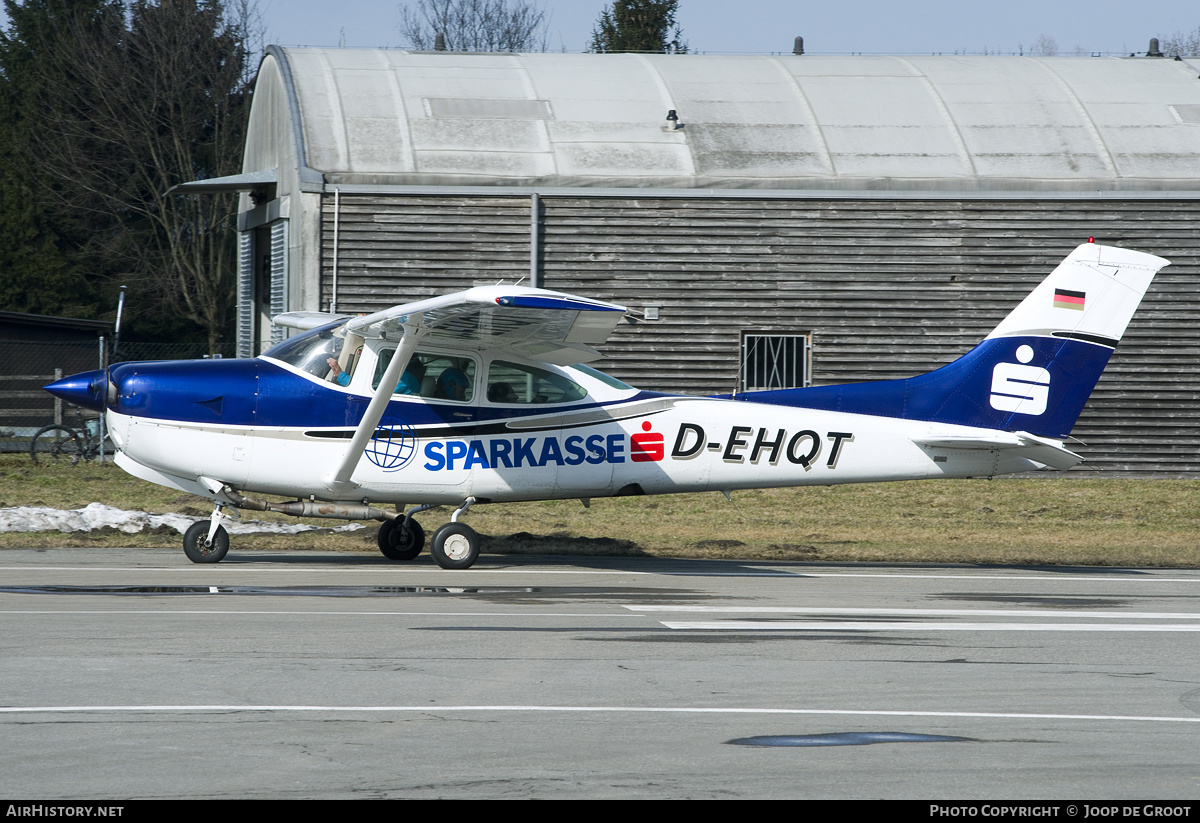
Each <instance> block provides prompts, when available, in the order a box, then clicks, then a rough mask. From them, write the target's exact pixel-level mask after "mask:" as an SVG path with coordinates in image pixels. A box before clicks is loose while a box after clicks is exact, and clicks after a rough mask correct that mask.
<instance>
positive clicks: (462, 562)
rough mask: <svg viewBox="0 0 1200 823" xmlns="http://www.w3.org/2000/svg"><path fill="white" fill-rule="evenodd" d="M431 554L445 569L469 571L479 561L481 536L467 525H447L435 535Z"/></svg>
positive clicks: (430, 550)
mask: <svg viewBox="0 0 1200 823" xmlns="http://www.w3.org/2000/svg"><path fill="white" fill-rule="evenodd" d="M429 553H430V554H432V555H433V559H434V560H436V561H437V564H438V565H439V566H441V567H442V568H443V569H469V568H471V567H472V566H474V565H475V561H476V560H478V559H479V535H478V534H476V533H475V530H474V529H472V528H471V527H470V526H468V525H467V524H466V523H447V524H446V525H444V526H442V527H441V528H439V529H438V530H437V531H435V532H434V533H433V542H432V543H431V544H430V546H429Z"/></svg>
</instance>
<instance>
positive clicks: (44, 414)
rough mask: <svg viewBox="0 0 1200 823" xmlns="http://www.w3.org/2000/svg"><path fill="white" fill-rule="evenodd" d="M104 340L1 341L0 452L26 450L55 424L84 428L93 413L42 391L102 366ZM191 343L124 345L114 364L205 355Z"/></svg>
mask: <svg viewBox="0 0 1200 823" xmlns="http://www.w3.org/2000/svg"><path fill="white" fill-rule="evenodd" d="M106 342H107V341H105V340H104V338H100V339H99V340H92V341H64V342H56V341H47V340H36V341H27V340H0V453H8V452H26V451H28V450H29V442H30V438H31V437H32V436H33V434H34V433H35V432H36V431H37V430H38V429H40V428H41V427H42V426H47V425H49V424H51V423H59V424H66V425H68V426H71V427H72V428H80V427H82V426H83V425H85V423H86V421H87V420H89V419H95V418H96V417H97V416H98V415H97V414H96V413H95V412H91V411H86V410H84V409H80V408H78V407H75V406H72V405H71V404H69V403H64V402H63V401H61V400H58V399H57V398H55V397H52V396H51V395H50V394H49V393H47V392H46V391H44V390H43V389H42V387H43V386H45V385H46V384H48V383H51V382H53V381H54V380H57V379H58V378H60V377H64V376H69V375H72V374H78V373H79V372H85V371H92V370H93V369H98V368H101V366H102V364H103V363H104V361H105V359H106V358H107V353H106V352H105V349H104V347H105V345H106ZM204 354H205V352H204V347H203V346H201V345H196V344H190V343H131V342H124V341H123V342H122V343H121V348H120V351H119V352H118V357H117V360H116V361H115V362H127V361H131V360H187V359H192V358H198V357H203V356H204Z"/></svg>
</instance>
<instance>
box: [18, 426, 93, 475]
mask: <svg viewBox="0 0 1200 823" xmlns="http://www.w3.org/2000/svg"><path fill="white" fill-rule="evenodd" d="M83 452H84V445H83V436H82V435H81V434H80V433H79V432H77V431H75V430H74V429H72V428H70V427H68V426H59V425H50V426H42V428H40V429H38V430H37V434H35V435H34V436H33V440H32V441H31V442H30V443H29V457H30V458H31V459H32V460H33V462H34V463H37V462H39V461H40V460H45V461H46V462H48V463H53V464H58V463H59V462H60V461H61V462H66V461H70V463H71V465H72V466H74V465H76V464H77V463H78V462H79V458H80V457H82V456H83Z"/></svg>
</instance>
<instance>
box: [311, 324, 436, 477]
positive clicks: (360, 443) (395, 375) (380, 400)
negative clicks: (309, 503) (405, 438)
mask: <svg viewBox="0 0 1200 823" xmlns="http://www.w3.org/2000/svg"><path fill="white" fill-rule="evenodd" d="M424 336H425V329H424V328H421V327H420V326H417V325H415V324H414V325H406V326H405V327H404V337H403V338H402V339H401V340H400V343H399V344H398V345H397V346H396V353H395V354H394V355H392V362H390V363H388V366H387V370H386V371H384V373H383V377H381V378H379V388H377V389H375V395H374V396H373V397H372V398H371V402H370V403H369V404H368V405H367V410H366V412H364V413H363V418H362V421H361V422H359V424H358V428H357V429H355V430H354V436H353V437H352V438H350V445H349V446H348V447H347V449H346V453H345V454H344V455H342V462H341V463H339V464H338V466H337V468H336V469H334V470H333V471H332V472H330V473H329V474H327V475H325V476H324V477H322V478H321V482H322V483H323V484H324V485H325V488H327V489H329V490H330V491H331V492H333V493H334V494H345V493H346V492H348V491H351V490H353V489H356V488H358V486H359V484H358V483H355V482H354V481H352V480H351V479H350V475H352V474H354V469H355V468H357V467H358V461H359V460H361V459H362V456H363V452H364V451H366V449H367V443H369V442H370V440H371V438H372V437H374V436H375V429H376V428H377V427H378V426H379V421H380V419H381V418H382V417H383V412H384V410H385V409H387V404H388V401H390V400H391V399H392V394H393V393H394V392H395V391H396V384H397V383H398V382H399V381H400V375H401V374H403V373H404V368H405V367H406V366H407V365H408V361H409V360H410V359H411V358H412V355H413V352H414V351H416V348H417V341H418V340H419V339H420V338H421V337H424Z"/></svg>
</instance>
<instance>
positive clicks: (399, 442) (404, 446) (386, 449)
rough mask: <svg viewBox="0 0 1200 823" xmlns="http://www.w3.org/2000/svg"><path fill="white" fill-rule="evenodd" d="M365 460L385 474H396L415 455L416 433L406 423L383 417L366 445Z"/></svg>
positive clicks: (397, 419)
mask: <svg viewBox="0 0 1200 823" xmlns="http://www.w3.org/2000/svg"><path fill="white" fill-rule="evenodd" d="M366 454H367V459H368V460H370V461H371V462H372V463H374V464H375V465H376V466H378V467H379V468H381V469H383V470H384V471H385V472H398V471H400V470H401V469H402V468H404V467H405V466H407V465H408V464H409V462H410V461H411V460H412V459H413V458H414V457H415V456H416V454H417V432H416V430H415V429H413V427H412V426H410V425H408V422H407V421H405V420H401V419H399V418H396V417H385V418H383V419H382V420H380V421H379V425H378V426H376V427H375V436H374V437H372V438H371V441H370V442H369V443H367V449H366Z"/></svg>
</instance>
